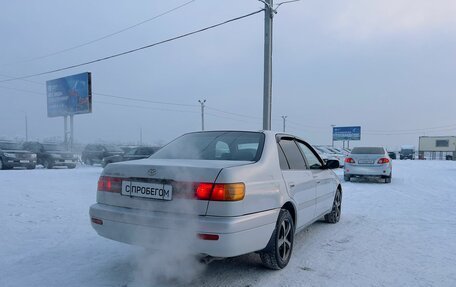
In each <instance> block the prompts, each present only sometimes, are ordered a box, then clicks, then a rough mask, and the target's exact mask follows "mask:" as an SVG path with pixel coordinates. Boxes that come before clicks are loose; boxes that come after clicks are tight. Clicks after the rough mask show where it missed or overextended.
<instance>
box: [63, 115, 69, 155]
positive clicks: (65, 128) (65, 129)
mask: <svg viewBox="0 0 456 287" xmlns="http://www.w3.org/2000/svg"><path fill="white" fill-rule="evenodd" d="M63 143H64V144H65V148H67V149H68V116H64V117H63Z"/></svg>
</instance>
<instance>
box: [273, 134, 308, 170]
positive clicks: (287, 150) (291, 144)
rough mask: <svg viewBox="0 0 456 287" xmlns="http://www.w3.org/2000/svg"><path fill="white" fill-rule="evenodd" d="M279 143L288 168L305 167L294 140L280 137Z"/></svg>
mask: <svg viewBox="0 0 456 287" xmlns="http://www.w3.org/2000/svg"><path fill="white" fill-rule="evenodd" d="M279 145H280V146H281V147H282V150H283V152H284V154H285V157H286V159H287V161H288V164H289V166H290V169H307V166H306V163H305V161H304V158H303V156H302V154H301V151H300V150H299V148H298V146H297V145H296V143H295V141H294V140H292V139H290V140H288V139H282V140H280V142H279Z"/></svg>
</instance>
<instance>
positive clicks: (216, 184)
mask: <svg viewBox="0 0 456 287" xmlns="http://www.w3.org/2000/svg"><path fill="white" fill-rule="evenodd" d="M337 167H338V162H337V161H334V160H329V161H328V162H326V163H324V162H323V161H322V160H321V159H320V157H319V156H318V155H317V153H316V152H315V151H314V150H313V148H312V147H311V146H310V145H309V144H308V143H306V142H305V141H303V140H301V139H299V138H297V137H294V136H292V135H287V134H281V133H275V132H271V131H260V132H246V131H211V132H196V133H189V134H185V135H183V136H181V137H179V138H177V139H175V140H174V141H172V142H171V143H169V144H168V145H166V146H164V147H163V148H162V149H160V150H159V151H157V152H156V153H155V154H153V155H152V156H151V157H150V158H148V159H142V160H136V161H129V162H121V163H113V164H109V165H107V166H106V167H105V169H104V170H103V172H102V174H101V176H100V179H99V181H98V191H97V203H96V204H94V205H92V206H91V207H90V217H91V222H92V226H93V228H94V229H95V230H96V231H97V232H98V234H99V235H101V236H104V237H106V238H110V239H113V240H116V241H121V242H125V243H130V244H137V245H143V246H146V247H148V248H151V249H154V248H176V247H177V245H180V244H189V242H190V246H189V248H191V249H192V252H194V253H195V254H202V255H204V256H210V257H232V256H238V255H241V254H246V253H250V252H258V253H259V254H260V257H261V260H262V262H263V263H264V265H266V266H267V267H269V268H271V269H281V268H284V267H285V266H286V265H287V264H288V261H289V260H290V256H291V253H292V250H293V243H294V238H295V237H294V235H295V233H296V232H298V231H300V230H302V229H304V228H305V227H306V226H308V225H310V224H312V223H313V222H315V221H316V220H319V219H321V218H324V219H325V221H326V222H328V223H336V222H338V221H339V219H340V215H341V202H342V187H341V184H340V182H339V180H338V177H337V176H336V175H335V173H334V172H333V171H332V170H331V168H337ZM180 238H185V239H184V241H183V242H180V243H176V239H180Z"/></svg>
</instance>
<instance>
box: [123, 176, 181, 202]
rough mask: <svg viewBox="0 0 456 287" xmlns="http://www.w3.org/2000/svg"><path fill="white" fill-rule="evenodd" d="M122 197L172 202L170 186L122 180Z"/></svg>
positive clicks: (171, 188)
mask: <svg viewBox="0 0 456 287" xmlns="http://www.w3.org/2000/svg"><path fill="white" fill-rule="evenodd" d="M121 194H122V195H126V196H130V197H141V198H149V199H159V200H172V199H173V187H172V185H170V184H164V183H151V182H140V181H131V180H123V181H122V191H121Z"/></svg>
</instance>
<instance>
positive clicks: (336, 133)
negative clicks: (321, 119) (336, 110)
mask: <svg viewBox="0 0 456 287" xmlns="http://www.w3.org/2000/svg"><path fill="white" fill-rule="evenodd" d="M359 140H361V127H360V126H355V127H333V141H359Z"/></svg>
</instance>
